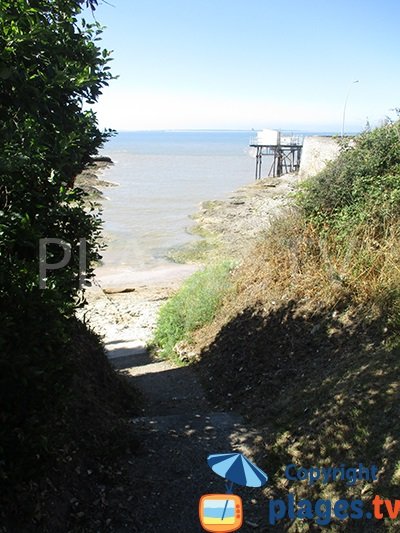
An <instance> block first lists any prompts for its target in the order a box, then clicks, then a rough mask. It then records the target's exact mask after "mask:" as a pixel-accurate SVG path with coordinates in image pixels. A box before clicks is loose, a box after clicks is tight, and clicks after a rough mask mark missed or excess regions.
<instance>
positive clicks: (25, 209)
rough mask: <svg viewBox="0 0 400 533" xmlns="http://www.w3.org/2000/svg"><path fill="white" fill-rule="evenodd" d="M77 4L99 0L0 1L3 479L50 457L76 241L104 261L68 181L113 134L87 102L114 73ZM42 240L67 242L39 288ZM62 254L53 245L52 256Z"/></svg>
mask: <svg viewBox="0 0 400 533" xmlns="http://www.w3.org/2000/svg"><path fill="white" fill-rule="evenodd" d="M83 5H90V6H92V7H94V6H95V5H96V0H88V1H87V2H86V1H84V0H52V1H49V0H36V1H35V2H33V1H30V0H29V1H28V0H18V1H17V2H16V1H11V0H0V20H1V24H0V92H1V98H0V154H1V158H0V257H1V262H0V395H1V396H0V421H1V424H0V480H2V479H3V480H4V479H5V480H9V481H10V482H11V481H13V480H14V482H15V481H16V477H18V476H21V477H24V476H27V477H29V476H30V474H31V472H30V469H29V467H28V462H29V459H27V460H25V459H24V460H22V457H25V458H31V459H32V458H33V459H34V458H35V457H38V456H43V454H46V453H47V448H46V446H47V444H46V443H47V441H48V433H47V426H48V421H49V418H50V411H51V412H53V411H54V409H56V408H57V406H58V405H60V402H62V399H63V397H64V396H63V395H64V394H65V391H66V390H68V387H69V385H70V379H71V372H70V364H69V354H68V352H69V350H70V345H71V342H70V340H71V329H70V326H69V324H70V317H71V316H72V315H73V314H74V310H75V307H76V305H77V297H78V296H79V290H78V278H79V254H78V250H79V242H80V239H81V238H85V239H86V246H87V260H88V261H89V262H92V261H95V260H97V259H98V258H99V246H98V236H99V231H100V221H99V219H98V218H97V215H96V214H95V213H94V212H93V211H89V210H88V209H85V204H84V196H83V192H82V191H81V190H78V189H74V188H73V185H74V178H75V176H76V175H77V174H78V173H79V172H80V171H81V170H82V169H83V168H84V166H85V164H86V163H87V162H88V161H89V160H90V158H91V156H93V155H95V154H96V153H97V150H98V148H99V147H101V146H102V144H103V143H104V142H105V141H106V139H107V138H108V137H109V134H110V132H100V131H99V129H98V127H97V121H96V116H95V114H94V113H93V112H91V111H88V110H84V105H85V104H91V103H94V102H96V100H97V98H98V96H99V95H100V94H101V91H102V88H103V87H104V86H106V85H107V84H108V80H110V79H111V75H110V73H109V70H108V66H107V64H108V62H109V52H108V51H107V50H101V48H99V47H98V46H97V44H96V41H97V40H98V36H99V34H100V33H101V30H100V28H99V25H98V24H97V23H95V24H86V23H85V22H84V21H83V20H82V19H81V20H80V21H79V19H78V17H79V15H80V13H81V6H83ZM41 238H58V239H62V240H63V241H65V242H67V243H69V244H70V246H71V249H72V259H71V261H70V263H69V265H68V266H66V267H64V268H62V269H59V270H54V271H51V273H50V274H49V276H48V281H47V286H48V288H47V289H46V290H40V289H39V239H41ZM50 254H51V255H52V256H53V257H52V258H51V257H50ZM57 254H59V248H58V247H56V248H54V249H51V247H49V254H48V260H49V262H55V259H56V258H57ZM90 273H91V270H90V268H89V275H90ZM36 463H38V461H37V460H36ZM18 464H19V466H18ZM30 466H31V467H35V468H37V465H36V464H34V463H32V462H31V463H30ZM17 467H18V476H17V473H16V468H17Z"/></svg>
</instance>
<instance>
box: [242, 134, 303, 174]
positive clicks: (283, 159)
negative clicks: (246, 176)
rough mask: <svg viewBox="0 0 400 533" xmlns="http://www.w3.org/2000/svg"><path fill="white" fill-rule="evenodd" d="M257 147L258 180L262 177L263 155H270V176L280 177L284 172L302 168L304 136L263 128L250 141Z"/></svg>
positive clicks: (251, 144)
mask: <svg viewBox="0 0 400 533" xmlns="http://www.w3.org/2000/svg"><path fill="white" fill-rule="evenodd" d="M250 146H251V147H252V148H255V149H256V180H258V179H261V177H262V176H261V167H262V158H263V156H269V158H270V162H271V161H272V162H271V163H270V168H269V171H268V176H272V177H278V178H279V177H280V176H282V175H283V174H288V173H290V172H296V171H298V170H299V168H300V159H301V150H302V147H303V137H302V136H301V135H295V134H293V133H283V132H280V131H277V130H261V131H259V132H258V133H257V136H256V137H255V138H254V139H252V140H251V141H250Z"/></svg>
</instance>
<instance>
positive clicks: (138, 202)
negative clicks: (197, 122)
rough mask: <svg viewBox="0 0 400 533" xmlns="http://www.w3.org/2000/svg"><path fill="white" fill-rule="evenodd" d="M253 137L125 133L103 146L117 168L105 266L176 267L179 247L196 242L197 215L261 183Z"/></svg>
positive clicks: (107, 217)
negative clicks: (172, 263) (172, 257)
mask: <svg viewBox="0 0 400 533" xmlns="http://www.w3.org/2000/svg"><path fill="white" fill-rule="evenodd" d="M251 136H252V132H243V131H240V132H231V131H230V132H215V131H213V132H204V131H200V132H199V131H197V132H129V133H120V134H118V136H117V137H115V138H113V139H112V140H110V141H109V142H108V143H107V145H106V146H105V147H104V149H103V152H102V153H103V154H106V155H109V156H110V157H111V158H112V159H113V161H114V162H115V165H114V166H113V167H110V168H108V169H107V170H106V171H105V172H104V174H103V176H102V177H103V178H104V179H105V180H109V181H113V182H116V183H118V184H119V185H118V187H113V188H108V189H105V191H104V194H105V195H106V197H107V199H106V200H105V201H104V202H103V219H104V233H105V236H106V238H107V240H108V249H107V250H106V251H105V252H104V254H103V261H104V264H105V266H110V267H115V266H129V267H131V268H133V269H135V270H143V269H146V268H152V267H155V266H159V265H162V264H164V263H167V262H168V259H167V257H166V255H167V253H168V251H169V250H170V249H171V248H174V247H179V246H182V245H184V244H185V243H187V242H188V241H189V240H192V239H194V237H192V236H190V235H189V234H188V233H187V228H188V227H190V226H191V225H193V222H192V221H191V220H190V218H189V217H190V215H191V214H193V213H194V212H196V210H197V209H198V207H199V204H200V202H202V201H204V200H213V199H224V198H226V197H227V196H229V194H230V193H231V192H232V191H233V190H235V189H236V188H238V187H239V186H242V185H245V184H247V183H250V182H252V181H253V180H254V170H255V160H254V157H253V156H252V154H251V152H250V150H249V140H250V138H251Z"/></svg>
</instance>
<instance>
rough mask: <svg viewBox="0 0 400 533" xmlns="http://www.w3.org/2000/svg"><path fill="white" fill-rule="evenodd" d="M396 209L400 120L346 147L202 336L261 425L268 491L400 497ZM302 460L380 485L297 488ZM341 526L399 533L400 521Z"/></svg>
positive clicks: (399, 233) (224, 385) (229, 394)
mask: <svg viewBox="0 0 400 533" xmlns="http://www.w3.org/2000/svg"><path fill="white" fill-rule="evenodd" d="M399 200H400V123H399V122H388V123H387V124H385V125H384V126H382V127H380V128H377V129H375V130H373V131H368V132H364V133H363V134H362V135H360V136H359V137H357V138H356V139H355V140H353V141H351V142H350V143H348V142H343V146H342V150H341V153H340V155H339V157H338V159H337V160H336V161H333V162H331V163H329V164H328V165H327V167H326V168H325V170H323V171H322V172H321V173H320V174H319V175H317V176H315V177H313V178H311V179H309V180H308V181H307V182H306V183H305V184H304V185H303V186H302V187H301V189H300V191H299V192H298V194H297V197H296V200H295V202H294V205H293V207H292V208H290V209H288V210H287V211H286V212H285V213H284V215H283V216H280V217H279V218H277V219H276V221H275V222H274V224H273V225H272V227H271V228H270V229H269V230H268V231H266V232H264V234H263V235H262V238H261V239H260V240H259V242H257V243H256V244H255V247H254V249H253V250H252V252H251V253H250V254H249V255H248V257H247V258H246V259H245V260H244V262H243V263H242V264H241V266H240V267H239V268H238V269H237V270H236V271H235V272H234V274H233V278H232V284H233V286H234V291H233V292H231V293H230V294H228V295H227V296H226V297H225V299H224V301H223V305H222V308H221V309H220V311H219V312H218V313H217V315H216V318H215V319H214V320H213V321H212V322H211V323H210V324H209V325H207V326H205V327H203V328H201V329H200V330H198V331H197V332H195V333H194V334H193V335H192V339H193V346H192V350H195V351H196V353H197V360H198V364H197V367H198V369H199V372H200V374H201V376H202V378H203V383H204V384H205V386H206V387H207V388H208V390H209V393H210V395H211V397H212V399H213V401H214V402H216V403H217V404H219V405H220V407H221V409H228V410H229V409H234V410H237V411H240V412H242V413H243V414H244V415H246V416H248V417H249V418H250V419H251V421H252V422H253V423H255V424H256V425H257V426H258V428H259V431H260V436H261V440H262V444H261V445H260V450H259V451H260V457H261V456H263V457H264V461H265V463H264V465H262V466H264V467H265V469H266V470H267V471H268V472H269V473H270V474H271V478H272V482H271V485H270V488H269V489H267V490H268V494H269V496H272V495H275V496H277V495H280V496H284V495H285V494H287V492H288V490H289V489H290V491H291V492H292V493H294V494H295V495H296V497H298V498H301V497H307V498H311V499H317V498H318V497H322V498H332V499H333V500H336V499H338V498H344V497H348V498H352V497H360V498H361V499H363V500H365V501H366V505H370V502H371V500H372V498H373V496H374V495H375V494H379V495H380V496H382V497H387V498H392V499H394V498H396V497H398V484H399V479H400V468H399V462H398V457H399V452H400V422H399V420H400V416H399V415H400V407H399V406H400V402H399V396H400V362H399V361H400V358H399V356H400V341H399V339H400V337H399V326H400V324H399V311H400V307H399V306H400V290H399V287H400V269H399V264H400V262H399V259H400V201H399ZM292 462H293V463H295V464H298V465H302V466H305V467H311V466H320V465H325V466H336V465H340V464H346V465H348V466H353V465H357V464H359V463H363V464H364V465H368V464H376V465H377V466H378V468H379V479H378V482H376V483H373V484H372V483H358V484H356V485H354V486H353V487H349V486H346V485H345V484H343V483H336V484H328V485H324V484H322V483H319V482H318V483H316V484H315V485H314V487H312V488H310V487H308V486H307V487H306V486H305V484H304V483H297V484H296V483H293V484H290V485H288V484H287V483H286V484H285V483H284V476H283V470H284V467H285V465H286V464H289V463H292ZM260 466H261V465H260ZM286 525H287V524H286ZM332 527H333V528H334V530H335V531H342V530H343V531H348V530H350V528H351V530H352V531H353V530H354V531H356V530H360V531H361V530H362V531H369V530H372V529H376V528H377V527H383V528H384V529H385V530H387V531H397V530H398V527H399V522H398V520H397V521H396V520H395V521H393V520H389V519H388V518H387V516H386V518H384V519H383V520H381V521H373V520H372V521H366V522H365V521H362V520H361V521H353V522H352V523H350V522H349V521H348V520H346V521H344V522H338V523H335V525H332ZM305 528H306V529H305ZM307 528H308V530H319V528H318V526H317V525H316V524H314V523H312V522H311V523H308V524H305V523H304V522H303V521H301V520H300V521H296V520H294V521H293V523H292V524H291V529H290V531H304V530H307Z"/></svg>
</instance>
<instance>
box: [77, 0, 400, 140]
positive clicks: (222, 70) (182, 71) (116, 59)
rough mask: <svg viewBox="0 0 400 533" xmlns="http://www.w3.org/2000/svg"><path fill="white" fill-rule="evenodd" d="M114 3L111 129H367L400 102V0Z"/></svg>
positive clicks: (103, 9) (104, 19)
mask: <svg viewBox="0 0 400 533" xmlns="http://www.w3.org/2000/svg"><path fill="white" fill-rule="evenodd" d="M100 2H101V0H100ZM107 2H108V3H107V4H106V3H104V2H103V3H100V6H99V8H98V9H97V11H96V13H95V16H96V19H97V20H98V21H99V22H100V23H101V24H102V25H104V26H106V28H105V30H104V33H103V36H102V46H103V47H104V48H107V49H108V50H113V54H112V56H113V61H112V63H111V68H112V72H113V74H114V75H118V76H119V78H118V79H116V80H113V81H112V82H111V83H110V86H109V87H107V88H105V89H104V94H103V95H102V96H101V98H100V100H99V103H98V104H97V105H96V106H95V111H96V112H97V115H98V119H99V124H100V126H101V127H104V128H105V127H107V128H109V127H110V128H114V129H116V130H119V131H125V130H126V131H129V130H130V131H133V130H163V129H172V130H174V129H183V130H186V129H189V130H190V129H210V130H213V129H230V130H250V129H256V130H258V129H264V128H273V129H284V130H306V131H316V132H317V131H329V132H333V131H335V132H340V131H341V128H342V123H343V114H344V111H345V117H344V118H345V125H344V129H345V131H347V132H355V131H360V130H362V129H363V128H364V127H365V125H366V123H367V121H369V123H370V124H371V125H372V126H375V125H378V124H379V123H380V122H381V121H382V120H384V119H385V117H386V116H394V112H393V109H394V108H396V107H400V68H399V67H400V65H399V60H400V31H399V20H400V0H301V1H299V0H284V1H282V0H151V1H147V0H107ZM90 17H91V15H90V13H86V15H85V18H86V20H90ZM356 81H357V83H354V82H356Z"/></svg>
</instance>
